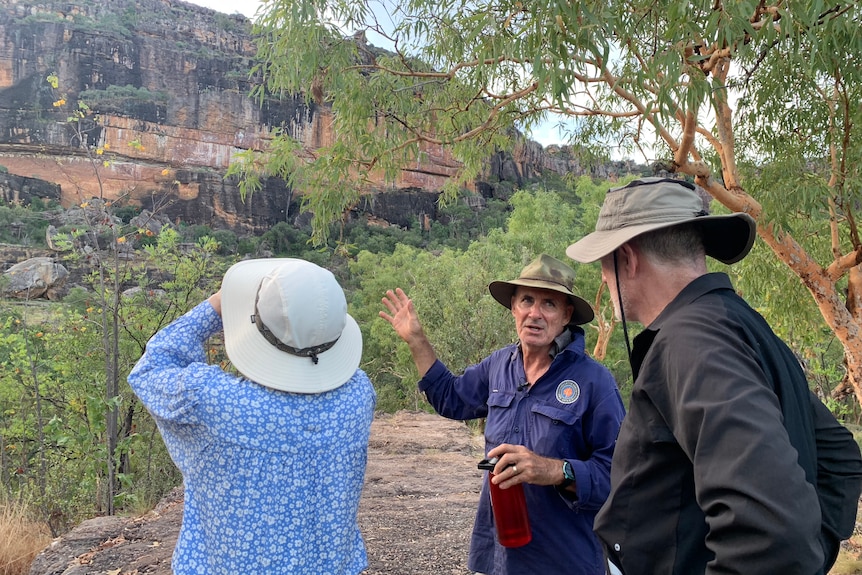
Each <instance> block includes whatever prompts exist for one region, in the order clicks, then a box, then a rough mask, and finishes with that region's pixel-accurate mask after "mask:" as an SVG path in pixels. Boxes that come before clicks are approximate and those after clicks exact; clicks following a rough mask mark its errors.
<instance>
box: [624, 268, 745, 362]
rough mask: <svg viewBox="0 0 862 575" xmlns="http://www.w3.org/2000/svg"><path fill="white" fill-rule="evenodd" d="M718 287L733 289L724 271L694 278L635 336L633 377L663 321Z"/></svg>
mask: <svg viewBox="0 0 862 575" xmlns="http://www.w3.org/2000/svg"><path fill="white" fill-rule="evenodd" d="M719 289H729V290H732V289H733V285H732V284H731V283H730V278H729V277H727V274H725V273H720V272H716V273H709V274H704V275H702V276H700V277H698V278H695V279H694V280H693V281H692V282H691V283H689V284H688V285H687V286H685V287H684V288H682V291H680V292H679V293H678V294H677V295H676V297H675V298H673V299H672V300H671V302H670V303H669V304H667V305H666V306H665V308H664V309H663V310H662V311H661V313H660V314H658V317H657V318H655V319H654V320H653V321H652V323H651V324H649V325H648V326H647V327H646V328H644V330H643V331H642V332H640V333H639V334H638V335H637V336H635V338H634V349H633V350H632V372H633V375H634V379H637V377H638V372H639V371H640V366H641V363H643V360H644V357H646V353H647V351H648V350H649V348H650V345H651V344H652V342H653V340H654V339H655V336H656V335H657V334H658V332H659V330H660V329H661V326H662V325H663V324H664V322H665V321H667V320H668V318H670V317H672V316H673V314H674V313H675V312H676V311H677V310H679V309H681V308H683V307H685V306H687V305H689V304H691V303H692V302H693V301H694V300H696V299H697V298H699V297H701V296H702V295H704V294H707V293H709V292H711V291H715V290H719Z"/></svg>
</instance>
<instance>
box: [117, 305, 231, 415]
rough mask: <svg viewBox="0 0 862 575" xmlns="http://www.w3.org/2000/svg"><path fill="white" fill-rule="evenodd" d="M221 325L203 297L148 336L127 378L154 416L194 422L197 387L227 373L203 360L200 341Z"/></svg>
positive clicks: (204, 354)
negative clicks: (191, 307) (200, 300)
mask: <svg viewBox="0 0 862 575" xmlns="http://www.w3.org/2000/svg"><path fill="white" fill-rule="evenodd" d="M221 329H222V321H221V317H220V316H219V315H218V313H216V311H215V310H214V309H213V307H212V305H210V303H209V302H208V301H204V302H202V303H200V304H198V305H197V306H196V307H194V308H193V309H191V310H190V311H189V312H188V313H186V314H185V315H183V316H181V317H179V318H177V319H176V320H175V321H174V322H173V323H171V324H170V325H168V326H167V327H165V328H163V329H161V330H160V331H159V332H158V333H156V334H155V335H154V336H153V337H152V338H150V341H149V342H147V347H146V350H145V351H144V355H143V356H141V358H140V359H139V360H138V362H137V363H136V364H135V367H134V368H132V371H131V373H130V374H129V377H128V381H129V385H130V386H131V388H132V390H133V391H134V392H135V394H136V395H137V396H138V397H139V398H140V399H141V401H142V402H143V404H144V405H145V406H146V407H147V409H148V410H149V411H150V413H152V414H153V416H154V417H156V418H159V419H163V420H167V421H172V422H175V423H198V421H197V420H196V415H195V412H194V407H195V406H196V405H197V402H198V399H199V398H200V391H201V389H203V387H204V386H205V385H207V384H208V383H210V382H212V381H215V380H216V379H217V378H220V377H221V378H226V377H229V376H228V375H227V374H226V373H224V372H223V371H222V370H221V369H220V368H219V367H218V366H212V365H208V364H207V363H206V349H205V347H204V344H205V342H206V340H207V339H209V338H210V337H211V336H212V335H214V334H216V333H218V332H219V331H221Z"/></svg>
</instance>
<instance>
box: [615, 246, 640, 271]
mask: <svg viewBox="0 0 862 575" xmlns="http://www.w3.org/2000/svg"><path fill="white" fill-rule="evenodd" d="M639 255H640V254H638V251H637V250H636V249H635V248H634V247H633V246H632V244H631V243H630V242H626V243H624V244H623V245H621V246H620V247H618V248H617V265H618V266H619V274H620V275H622V276H625V277H628V278H631V277H634V276H635V274H636V273H637V271H638V266H639V264H640V261H639Z"/></svg>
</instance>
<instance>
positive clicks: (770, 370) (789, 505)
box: [566, 178, 858, 575]
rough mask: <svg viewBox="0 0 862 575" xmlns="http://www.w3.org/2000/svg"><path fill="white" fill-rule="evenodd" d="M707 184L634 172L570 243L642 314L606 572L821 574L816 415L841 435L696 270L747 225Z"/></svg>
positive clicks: (733, 298) (773, 339) (606, 534)
mask: <svg viewBox="0 0 862 575" xmlns="http://www.w3.org/2000/svg"><path fill="white" fill-rule="evenodd" d="M707 198H708V197H707V196H706V195H705V193H704V194H703V195H701V194H700V193H699V192H698V189H697V188H696V187H695V186H694V185H692V184H689V183H686V182H684V181H679V180H672V179H661V178H643V179H641V180H636V181H634V182H632V183H630V184H628V185H627V186H624V187H622V188H617V189H614V190H611V191H610V192H608V195H607V197H606V199H605V201H604V204H603V205H602V208H601V211H600V214H599V219H598V222H597V224H596V231H595V232H593V233H591V234H589V235H587V236H586V237H584V238H583V239H581V240H580V241H578V242H576V243H575V244H573V245H571V246H569V248H568V249H567V251H566V253H567V254H568V255H569V257H571V258H572V259H575V260H577V261H580V262H592V261H596V260H601V265H602V276H603V278H604V280H605V281H606V282H607V283H608V287H609V290H610V293H611V299H612V301H613V304H614V307H615V311H616V313H617V316H618V317H619V318H620V319H622V321H623V325H624V326H625V321H626V320H633V321H637V322H640V323H641V324H643V325H644V326H645V329H644V330H643V332H641V333H640V334H639V335H638V336H637V337H636V338H635V339H634V347H633V349H632V350H631V352H630V360H631V365H632V371H633V374H634V378H635V381H634V387H633V389H632V396H631V401H630V403H629V411H628V415H627V416H626V419H625V421H624V422H623V425H622V428H621V430H620V435H619V438H618V440H617V446H616V450H615V452H614V457H613V463H612V467H611V493H610V496H609V498H608V500H607V502H606V503H605V505H604V506H603V507H602V509H601V510H600V512H599V514H598V515H597V517H596V522H595V530H596V533H597V534H598V535H599V538H600V539H601V540H602V542H603V544H604V546H605V551H606V554H607V556H608V558H609V561H610V568H611V572H613V573H617V572H622V573H624V574H625V575H632V574H650V575H653V574H679V575H693V574H698V573H710V574H718V573H745V574H747V575H755V574H776V573H781V574H789V573H796V574H805V575H812V574H817V573H821V574H822V573H824V572H825V571H826V570H827V569H828V566H829V565H831V562H832V561H834V554H835V553H836V552H837V544H838V541H837V540H835V538H834V537H831V536H830V537H823V538H821V537H822V535H821V523H822V521H821V507H820V500H819V499H818V492H817V490H816V488H815V486H816V485H817V484H818V465H817V464H818V454H817V447H818V445H817V443H816V441H815V427H817V428H818V432H819V431H820V428H821V427H822V426H823V425H825V426H826V427H827V428H828V429H829V432H830V434H835V435H834V436H833V437H836V438H837V441H838V442H839V443H840V442H845V443H846V442H848V441H849V442H850V443H852V436H851V435H850V433H849V432H848V431H847V430H846V429H844V428H843V427H842V426H840V424H838V423H837V422H836V421H835V419H834V418H833V417H831V414H828V410H826V409H825V408H824V407H823V406H822V404H820V402H819V400H817V398H816V397H814V396H813V394H812V393H811V392H810V390H809V388H808V384H807V381H806V378H805V375H804V373H803V371H802V369H801V367H800V365H799V362H798V361H797V360H796V358H795V356H794V354H793V353H792V352H791V350H790V349H789V348H788V347H787V346H786V345H785V344H784V343H783V342H782V341H781V340H780V339H779V338H778V337H777V336H776V335H775V334H774V333H773V332H772V330H771V329H770V327H769V326H768V325H767V323H766V321H765V320H764V319H763V318H762V317H761V316H760V315H759V314H758V313H757V312H755V311H754V310H753V309H752V308H751V307H749V306H748V304H747V303H746V302H745V301H744V300H743V299H742V298H740V297H739V296H738V295H737V294H736V292H735V291H734V289H733V287H732V286H731V284H730V280H729V278H728V277H727V276H726V275H725V274H723V273H708V272H707V268H706V256H711V257H713V258H715V259H717V260H719V261H722V262H724V263H728V264H729V263H734V262H736V261H739V260H740V259H742V258H743V257H745V255H746V254H747V253H748V251H749V250H750V249H751V246H752V244H753V242H754V239H755V223H754V220H753V219H752V218H751V217H750V216H748V215H747V214H743V213H735V214H730V215H724V216H715V215H713V216H711V215H708V212H707V210H706V208H707V206H708V200H707ZM626 340H627V341H626V343H627V344H628V337H627V336H626ZM824 411H826V412H827V413H826V414H825V416H824V413H823V412H824ZM815 416H816V418H817V419H816V423H815ZM824 418H825V419H824ZM824 421H825V424H824V423H822V422H824ZM818 441H819V439H818ZM851 447H852V449H853V450H855V456H856V458H857V459H858V447H856V446H855V443H852V446H851ZM854 481H855V482H856V484H858V479H856V478H854ZM854 485H855V484H854ZM856 494H857V496H858V491H856ZM853 511H854V513H855V509H854V510H853Z"/></svg>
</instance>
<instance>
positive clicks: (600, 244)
mask: <svg viewBox="0 0 862 575" xmlns="http://www.w3.org/2000/svg"><path fill="white" fill-rule="evenodd" d="M698 189H699V188H698V187H697V186H695V185H694V184H690V183H688V182H686V181H683V180H675V179H671V178H641V179H638V180H634V181H632V182H631V183H629V184H627V185H625V186H623V187H620V188H614V189H611V190H610V191H608V193H607V196H605V201H604V203H603V204H602V208H601V210H600V211H599V219H598V221H597V222H596V230H595V231H594V232H592V233H590V234H588V235H586V236H584V237H583V238H581V239H580V240H578V241H577V242H575V243H574V244H572V245H570V246H569V247H568V248H566V255H567V256H569V257H570V258H572V259H573V260H575V261H578V262H581V263H589V262H594V261H596V260H599V259H601V258H603V257H604V256H606V255H608V254H610V253H613V251H614V250H616V249H617V248H618V247H620V246H621V245H623V244H624V243H626V242H627V241H629V240H631V239H633V238H635V237H637V236H639V235H641V234H643V233H646V232H649V231H652V230H657V229H661V228H667V227H671V226H676V225H679V224H684V223H688V222H694V223H696V224H697V225H698V226H699V227H700V228H701V231H702V235H703V247H704V250H705V251H706V255H708V256H710V257H713V258H715V259H717V260H718V261H720V262H723V263H726V264H732V263H735V262H738V261H739V260H741V259H742V258H744V257H745V256H746V255H747V254H748V252H749V251H750V250H751V247H752V246H753V245H754V240H755V238H756V237H757V224H756V223H755V221H754V218H752V217H751V216H750V215H748V214H746V213H742V212H737V213H733V214H727V215H709V195H708V194H706V192H705V191H704V192H703V195H701V194H700V193H699V192H698Z"/></svg>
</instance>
